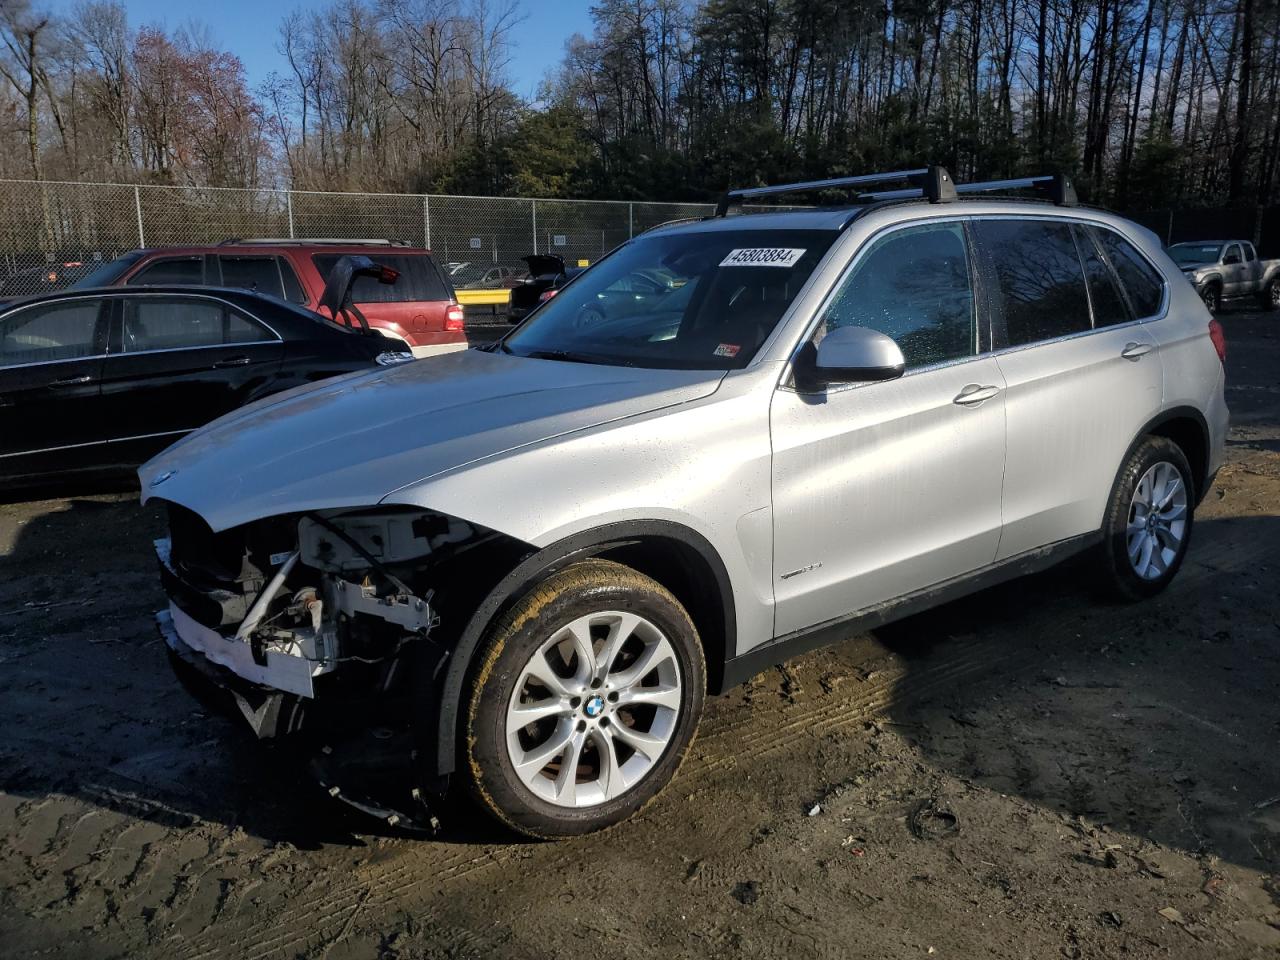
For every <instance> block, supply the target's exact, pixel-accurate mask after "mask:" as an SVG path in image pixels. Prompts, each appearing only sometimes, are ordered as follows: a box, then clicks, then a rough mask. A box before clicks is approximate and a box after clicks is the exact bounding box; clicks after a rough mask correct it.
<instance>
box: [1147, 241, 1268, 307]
mask: <svg viewBox="0 0 1280 960" xmlns="http://www.w3.org/2000/svg"><path fill="white" fill-rule="evenodd" d="M1169 256H1170V257H1172V258H1173V262H1174V263H1176V264H1177V265H1178V266H1179V267H1180V268H1181V269H1182V273H1183V275H1184V276H1185V277H1186V278H1187V279H1188V280H1190V281H1191V285H1192V286H1194V287H1195V288H1196V291H1197V292H1198V293H1199V294H1200V299H1202V300H1203V301H1204V304H1205V306H1206V307H1208V308H1209V311H1210V312H1211V313H1217V312H1218V310H1219V309H1220V308H1221V307H1222V304H1223V303H1224V302H1226V301H1229V300H1230V301H1239V300H1243V299H1246V298H1252V299H1254V300H1256V301H1257V303H1258V306H1259V307H1260V308H1261V309H1263V310H1276V309H1280V260H1259V259H1258V252H1257V251H1256V250H1254V249H1253V244H1252V243H1250V242H1249V241H1247V240H1195V241H1190V242H1187V243H1175V244H1174V245H1173V246H1171V247H1170V248H1169Z"/></svg>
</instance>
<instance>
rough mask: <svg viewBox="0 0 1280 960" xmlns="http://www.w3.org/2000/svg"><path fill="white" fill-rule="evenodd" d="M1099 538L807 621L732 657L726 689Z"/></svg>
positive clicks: (1049, 562)
mask: <svg viewBox="0 0 1280 960" xmlns="http://www.w3.org/2000/svg"><path fill="white" fill-rule="evenodd" d="M1101 542H1102V532H1101V531H1094V532H1092V533H1087V534H1083V535H1082V536H1078V537H1072V538H1070V539H1068V540H1061V541H1059V542H1058V543H1054V544H1050V545H1049V546H1047V547H1040V548H1038V549H1036V550H1029V551H1027V552H1026V553H1021V554H1018V555H1017V556H1016V557H1009V558H1008V559H1006V560H1001V561H999V562H997V563H993V564H991V565H989V566H986V567H983V568H982V569H981V570H978V571H975V572H973V573H967V574H964V575H962V576H959V577H954V578H952V579H951V580H944V581H943V582H942V583H938V584H935V585H933V586H932V587H925V588H924V589H923V590H917V591H915V592H914V593H910V594H907V595H906V596H904V597H899V598H898V599H896V600H889V601H886V602H885V603H880V604H876V605H875V606H873V607H868V608H866V609H863V610H857V611H854V612H853V613H850V614H847V615H846V616H843V617H837V618H836V619H834V620H828V621H827V622H826V623H821V624H818V625H817V626H815V627H806V628H805V629H803V630H797V631H795V632H794V633H789V634H787V635H785V636H782V637H778V638H777V639H775V640H772V641H770V642H769V643H765V644H761V645H760V646H758V647H755V648H753V649H751V650H748V651H747V652H746V653H744V654H742V655H741V656H737V657H734V658H733V659H731V660H730V661H728V663H726V664H725V669H724V684H723V689H724V690H728V689H730V688H732V687H734V686H736V685H738V684H740V683H744V682H745V681H747V680H750V679H751V678H752V677H754V676H755V675H756V674H758V673H760V672H761V671H763V670H767V669H769V668H770V667H772V666H775V665H776V664H779V663H782V662H783V661H786V660H790V659H791V658H792V657H796V656H799V655H800V654H802V653H808V652H809V651H811V650H817V649H818V648H819V647H826V646H830V645H831V644H833V643H839V642H840V641H842V640H847V639H848V638H849V637H852V636H857V635H858V634H860V633H863V632H865V631H867V630H874V629H875V628H876V627H882V626H884V625H885V624H886V623H892V622H893V621H895V620H901V619H903V618H905V617H909V616H912V615H913V614H916V613H921V612H922V611H924V610H928V609H930V608H932V607H936V606H939V605H941V604H944V603H949V602H950V601H952V600H958V599H959V598H961V597H964V596H968V595H969V594H971V593H976V592H977V591H979V590H985V589H987V588H988V587H994V586H996V585H997V584H1000V583H1004V582H1005V581H1006V580H1013V579H1015V578H1017V577H1022V576H1026V575H1027V574H1029V573H1038V572H1039V571H1041V570H1047V569H1048V568H1049V567H1052V566H1055V565H1056V564H1058V563H1061V562H1062V561H1063V560H1065V559H1067V558H1068V557H1071V556H1074V555H1075V554H1077V553H1080V552H1082V551H1084V550H1087V549H1089V547H1091V546H1093V545H1094V544H1097V543H1101Z"/></svg>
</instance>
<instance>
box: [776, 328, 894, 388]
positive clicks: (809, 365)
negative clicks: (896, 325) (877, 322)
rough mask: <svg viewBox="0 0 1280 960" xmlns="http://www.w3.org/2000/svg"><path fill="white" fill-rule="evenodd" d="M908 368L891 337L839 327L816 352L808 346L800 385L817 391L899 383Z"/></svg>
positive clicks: (798, 374) (800, 361)
mask: <svg viewBox="0 0 1280 960" xmlns="http://www.w3.org/2000/svg"><path fill="white" fill-rule="evenodd" d="M906 368H907V361H906V359H905V358H904V357H903V356H902V350H901V348H899V346H898V345H897V344H896V343H895V342H894V341H893V339H892V338H891V337H888V336H886V335H885V334H883V333H881V332H880V331H879V330H872V329H870V328H868V327H836V328H835V329H834V330H832V331H831V332H830V333H828V334H827V335H826V336H825V337H823V338H822V343H820V344H819V345H818V346H817V348H816V349H815V348H814V346H813V343H812V342H810V343H807V344H805V346H804V348H803V349H802V350H801V352H800V354H799V356H798V357H797V363H796V368H795V370H796V383H797V385H798V386H800V387H801V388H804V389H814V388H818V387H823V386H826V385H827V384H831V383H872V382H875V381H879V380H896V379H897V378H898V377H900V376H902V374H903V372H904V371H905V370H906Z"/></svg>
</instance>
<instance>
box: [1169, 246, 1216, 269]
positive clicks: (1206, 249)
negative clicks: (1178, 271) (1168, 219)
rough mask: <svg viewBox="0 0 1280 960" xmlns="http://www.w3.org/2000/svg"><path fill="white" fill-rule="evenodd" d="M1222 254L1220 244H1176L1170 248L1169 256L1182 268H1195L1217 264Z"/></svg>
mask: <svg viewBox="0 0 1280 960" xmlns="http://www.w3.org/2000/svg"><path fill="white" fill-rule="evenodd" d="M1221 252H1222V244H1220V243H1175V244H1174V245H1173V246H1172V247H1170V248H1169V256H1171V257H1172V258H1173V262H1174V263H1176V264H1177V265H1178V266H1180V267H1193V266H1195V265H1196V264H1199V263H1217V262H1218V254H1219V253H1221Z"/></svg>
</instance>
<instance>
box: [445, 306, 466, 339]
mask: <svg viewBox="0 0 1280 960" xmlns="http://www.w3.org/2000/svg"><path fill="white" fill-rule="evenodd" d="M463 320H464V314H463V312H462V304H460V303H451V304H449V306H448V307H447V308H445V311H444V329H445V332H446V333H461V332H462V330H463Z"/></svg>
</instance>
